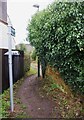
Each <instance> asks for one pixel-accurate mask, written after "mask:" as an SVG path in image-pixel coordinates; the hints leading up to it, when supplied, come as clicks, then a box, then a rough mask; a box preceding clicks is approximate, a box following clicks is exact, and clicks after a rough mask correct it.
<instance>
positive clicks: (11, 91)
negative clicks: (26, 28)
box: [8, 24, 14, 112]
mask: <svg viewBox="0 0 84 120" xmlns="http://www.w3.org/2000/svg"><path fill="white" fill-rule="evenodd" d="M8 40H9V42H8V44H9V50H8V53H9V55H8V58H9V59H8V60H9V79H10V105H11V112H13V111H14V105H13V73H12V40H11V25H10V24H8Z"/></svg>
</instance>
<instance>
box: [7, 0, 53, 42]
mask: <svg viewBox="0 0 84 120" xmlns="http://www.w3.org/2000/svg"><path fill="white" fill-rule="evenodd" d="M53 1H54V0H7V12H8V15H9V16H10V19H11V22H12V24H13V27H14V28H15V30H16V37H15V41H16V44H18V43H20V42H23V40H24V39H25V38H26V36H27V31H26V27H27V24H28V20H29V19H30V18H31V16H32V15H33V14H35V13H36V12H37V8H34V7H33V5H34V4H38V5H39V6H40V10H42V9H44V8H46V7H47V5H48V4H50V3H52V2H53Z"/></svg>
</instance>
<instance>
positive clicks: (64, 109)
mask: <svg viewBox="0 0 84 120" xmlns="http://www.w3.org/2000/svg"><path fill="white" fill-rule="evenodd" d="M58 80H59V79H58ZM39 91H40V95H41V96H42V97H44V96H47V97H48V98H49V99H51V100H53V101H55V102H56V106H55V107H54V109H53V115H55V114H56V111H57V109H58V110H59V111H60V115H61V118H65V119H67V118H69V119H70V118H75V119H76V118H83V117H84V109H83V104H81V102H80V97H79V96H74V95H73V94H71V95H70V94H69V93H68V92H65V90H64V89H63V88H62V86H61V85H60V86H59V85H58V84H57V83H55V80H53V79H52V77H50V76H46V77H45V79H43V80H42V81H41V84H40V87H39ZM53 117H54V116H53Z"/></svg>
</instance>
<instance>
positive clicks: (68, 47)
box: [28, 1, 84, 94]
mask: <svg viewBox="0 0 84 120" xmlns="http://www.w3.org/2000/svg"><path fill="white" fill-rule="evenodd" d="M83 9H84V1H83V2H66V3H65V2H59V3H57V2H54V3H53V4H52V5H49V6H48V8H47V9H45V10H43V11H40V12H38V13H36V14H35V15H34V16H33V17H32V19H31V21H30V24H29V25H28V31H29V40H30V43H31V44H32V45H33V46H34V47H35V49H36V52H37V55H38V56H39V58H40V61H42V62H41V64H42V66H43V69H44V70H45V67H46V65H47V64H49V65H51V66H52V67H54V68H57V69H58V71H59V72H60V74H61V76H62V78H63V79H64V80H65V82H66V83H67V84H68V85H70V86H71V87H72V88H73V90H75V91H76V92H80V93H83V94H84V10H83Z"/></svg>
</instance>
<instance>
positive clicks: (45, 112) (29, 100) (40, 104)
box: [17, 75, 60, 118]
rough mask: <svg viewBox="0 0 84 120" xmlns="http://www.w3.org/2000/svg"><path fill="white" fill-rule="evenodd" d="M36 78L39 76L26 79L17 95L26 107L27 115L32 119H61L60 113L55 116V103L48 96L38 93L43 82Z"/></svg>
mask: <svg viewBox="0 0 84 120" xmlns="http://www.w3.org/2000/svg"><path fill="white" fill-rule="evenodd" d="M36 77H37V75H32V76H30V77H28V78H26V79H25V80H24V82H23V84H22V85H21V87H20V88H19V90H18V93H17V96H18V98H19V99H20V100H21V102H22V104H24V105H25V106H26V113H27V114H28V115H29V116H31V117H32V118H53V117H54V118H59V117H60V115H59V112H58V111H57V112H56V114H53V109H54V107H55V106H56V105H55V103H54V102H53V101H52V100H49V99H48V98H47V97H46V96H40V94H39V92H38V91H39V85H40V84H41V80H38V79H36Z"/></svg>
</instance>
